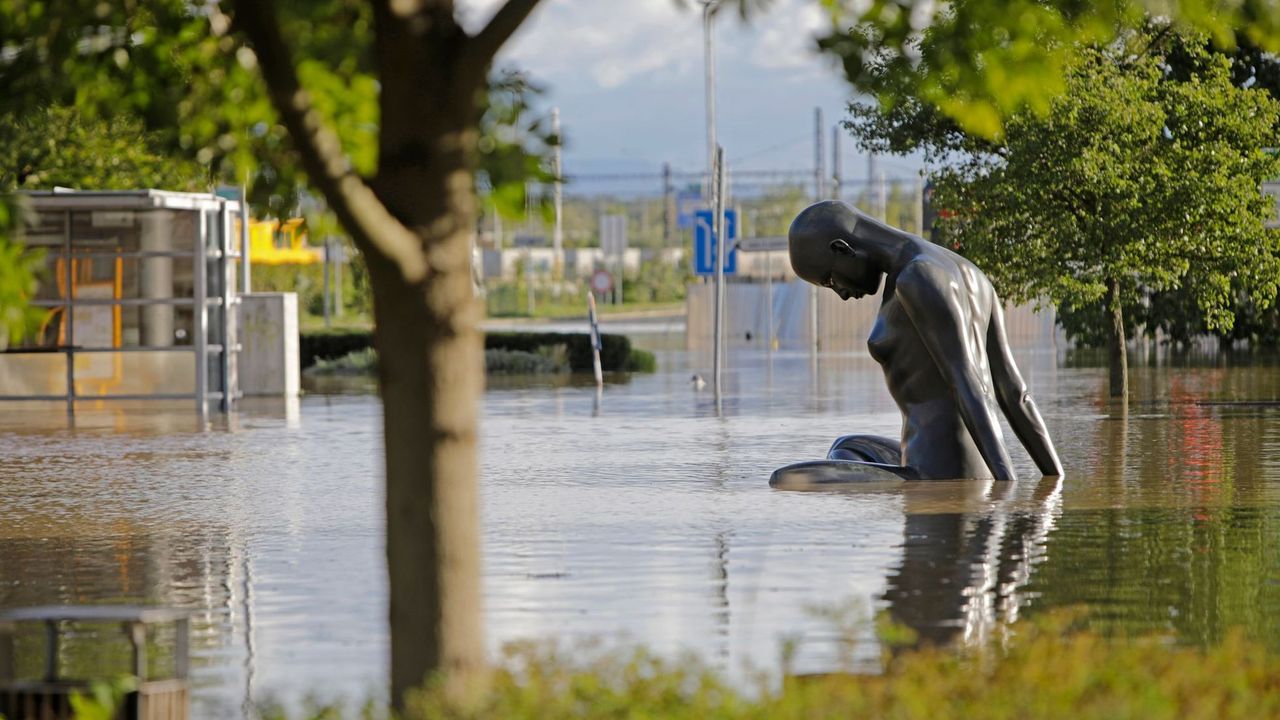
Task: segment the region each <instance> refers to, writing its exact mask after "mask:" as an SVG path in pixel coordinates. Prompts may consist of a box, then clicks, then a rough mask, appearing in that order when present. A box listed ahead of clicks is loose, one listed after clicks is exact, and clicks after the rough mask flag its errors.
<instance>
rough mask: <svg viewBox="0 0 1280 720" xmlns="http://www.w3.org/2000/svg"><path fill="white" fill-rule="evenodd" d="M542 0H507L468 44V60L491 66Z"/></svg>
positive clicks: (476, 63) (478, 64)
mask: <svg viewBox="0 0 1280 720" xmlns="http://www.w3.org/2000/svg"><path fill="white" fill-rule="evenodd" d="M539 1H540V0H507V2H506V3H505V4H503V6H502V7H500V8H498V11H497V12H495V13H494V14H493V17H492V18H490V19H489V24H488V25H485V26H484V29H483V30H481V31H480V32H478V33H476V35H475V36H474V37H473V38H472V39H471V42H470V43H468V45H467V50H466V60H467V61H468V62H470V63H474V64H475V66H482V67H485V68H487V67H489V64H490V63H492V62H493V58H494V56H495V55H497V54H498V51H499V50H501V49H502V46H503V45H505V44H506V42H507V40H509V39H510V38H511V36H512V35H514V34H515V32H516V30H519V29H520V26H521V25H522V24H524V21H525V20H526V19H527V18H528V17H529V14H530V13H532V12H533V9H534V8H535V7H537V6H538V2H539Z"/></svg>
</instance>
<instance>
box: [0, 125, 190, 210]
mask: <svg viewBox="0 0 1280 720" xmlns="http://www.w3.org/2000/svg"><path fill="white" fill-rule="evenodd" d="M208 182H209V179H208V176H207V174H206V173H205V172H204V171H203V170H202V169H201V168H200V166H199V165H197V164H196V163H194V162H192V161H190V160H186V159H183V158H180V157H173V156H172V155H169V154H165V153H164V152H163V150H162V143H161V141H160V140H159V139H158V134H157V133H154V132H147V131H145V130H144V129H143V127H142V122H141V121H140V120H139V119H138V118H136V117H134V116H131V115H127V114H122V115H118V116H116V117H113V118H111V119H104V118H95V117H86V116H85V115H84V114H83V113H81V112H80V111H79V110H77V109H76V108H74V107H68V106H48V107H44V108H40V109H38V110H34V111H32V112H31V113H29V114H27V115H23V116H3V115H0V190H4V191H12V190H36V189H49V188H53V187H55V186H61V187H70V188H77V189H86V190H129V189H137V188H163V189H165V190H193V191H200V190H205V189H207V186H208Z"/></svg>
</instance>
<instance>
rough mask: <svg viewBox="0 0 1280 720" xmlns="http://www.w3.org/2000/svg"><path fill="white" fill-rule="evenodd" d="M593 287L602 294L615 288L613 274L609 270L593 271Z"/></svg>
mask: <svg viewBox="0 0 1280 720" xmlns="http://www.w3.org/2000/svg"><path fill="white" fill-rule="evenodd" d="M591 289H592V290H594V291H596V292H598V293H601V294H603V293H607V292H609V291H610V290H613V275H610V274H609V271H608V270H596V271H595V272H593V273H591Z"/></svg>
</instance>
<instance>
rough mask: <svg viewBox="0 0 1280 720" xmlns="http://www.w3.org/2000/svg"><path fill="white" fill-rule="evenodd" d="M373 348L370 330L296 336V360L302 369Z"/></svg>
mask: <svg viewBox="0 0 1280 720" xmlns="http://www.w3.org/2000/svg"><path fill="white" fill-rule="evenodd" d="M371 347H373V332H372V331H370V330H309V331H306V332H303V333H301V334H300V335H299V336H298V360H299V362H300V363H301V365H302V369H303V370H306V369H307V368H309V367H311V366H312V365H315V364H316V362H317V361H320V360H336V359H338V358H340V357H344V356H346V355H350V354H351V353H353V352H358V351H360V350H365V349H368V348H371Z"/></svg>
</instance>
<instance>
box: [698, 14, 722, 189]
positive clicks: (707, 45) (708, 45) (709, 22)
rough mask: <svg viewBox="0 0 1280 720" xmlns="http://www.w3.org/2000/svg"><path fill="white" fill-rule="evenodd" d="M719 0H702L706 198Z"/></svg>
mask: <svg viewBox="0 0 1280 720" xmlns="http://www.w3.org/2000/svg"><path fill="white" fill-rule="evenodd" d="M719 7H720V0H702V43H703V52H704V58H705V62H704V64H705V66H706V91H707V184H706V190H707V192H706V195H707V199H708V200H710V198H711V186H712V185H714V184H715V177H714V175H715V165H716V148H717V147H719V146H718V145H716V48H715V13H716V10H718V9H719Z"/></svg>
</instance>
